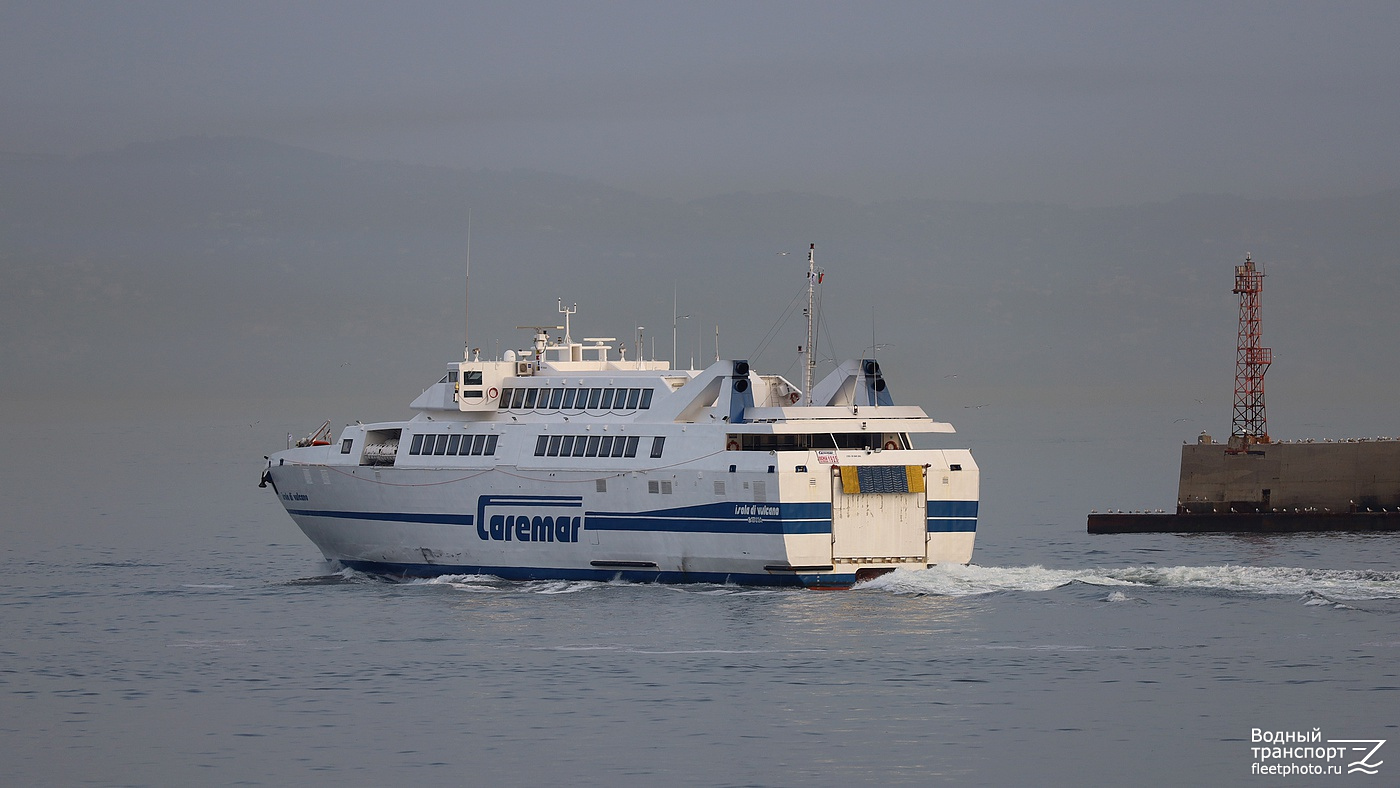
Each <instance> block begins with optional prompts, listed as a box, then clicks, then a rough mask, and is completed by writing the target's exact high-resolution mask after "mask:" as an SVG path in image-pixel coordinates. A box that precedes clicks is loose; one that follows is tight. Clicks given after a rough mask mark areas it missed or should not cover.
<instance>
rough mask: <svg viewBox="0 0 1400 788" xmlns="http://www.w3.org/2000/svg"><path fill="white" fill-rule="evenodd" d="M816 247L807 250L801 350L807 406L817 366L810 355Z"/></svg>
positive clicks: (815, 278)
mask: <svg viewBox="0 0 1400 788" xmlns="http://www.w3.org/2000/svg"><path fill="white" fill-rule="evenodd" d="M816 258H817V245H816V244H812V245H811V247H810V248H808V249H807V344H806V346H805V347H804V348H803V353H804V355H805V357H804V359H803V364H802V367H803V370H802V392H803V394H802V398H803V400H805V401H806V403H807V404H808V405H811V404H812V373H813V371H815V369H816V366H817V357H816V356H815V355H814V354H813V353H812V307H813V294H814V293H815V291H816V287H817V260H816Z"/></svg>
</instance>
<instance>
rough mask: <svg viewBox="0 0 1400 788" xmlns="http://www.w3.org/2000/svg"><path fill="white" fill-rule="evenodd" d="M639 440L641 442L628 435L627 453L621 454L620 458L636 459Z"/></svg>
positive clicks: (635, 437) (634, 436)
mask: <svg viewBox="0 0 1400 788" xmlns="http://www.w3.org/2000/svg"><path fill="white" fill-rule="evenodd" d="M640 440H641V438H638V437H637V436H636V435H629V436H627V451H625V452H623V454H622V456H624V457H636V456H637V443H638V441H640Z"/></svg>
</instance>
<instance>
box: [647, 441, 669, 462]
mask: <svg viewBox="0 0 1400 788" xmlns="http://www.w3.org/2000/svg"><path fill="white" fill-rule="evenodd" d="M665 445H666V439H665V438H663V437H660V436H657V437H655V438H652V439H651V458H652V459H653V460H654V459H656V458H657V457H660V456H661V447H663V446H665Z"/></svg>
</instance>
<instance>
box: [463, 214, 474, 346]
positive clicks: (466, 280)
mask: <svg viewBox="0 0 1400 788" xmlns="http://www.w3.org/2000/svg"><path fill="white" fill-rule="evenodd" d="M471 278H472V209H470V208H468V209H467V273H466V276H463V277H462V360H463V361H471V360H472V345H471V341H470V340H469V339H468V338H467V294H468V293H470V292H471Z"/></svg>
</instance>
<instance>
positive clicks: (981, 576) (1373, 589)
mask: <svg viewBox="0 0 1400 788" xmlns="http://www.w3.org/2000/svg"><path fill="white" fill-rule="evenodd" d="M1070 583H1087V584H1090V585H1097V586H1125V587H1142V588H1169V589H1170V588H1180V589H1191V590H1199V591H1224V592H1233V593H1241V594H1259V595H1293V594H1309V593H1311V594H1318V595H1325V597H1323V598H1326V599H1328V600H1329V602H1327V603H1323V604H1330V603H1331V600H1334V599H1400V572H1375V571H1367V570H1354V569H1299V568H1293V567H1258V566H1235V565H1228V564H1227V565H1224V566H1175V567H1149V566H1140V567H1116V568H1114V567H1103V568H1095V569H1046V568H1044V567H1041V566H1024V567H995V566H976V565H971V566H936V567H933V568H932V569H926V570H921V571H903V570H901V571H898V572H893V573H890V574H888V575H883V576H881V577H879V578H876V579H875V580H872V581H870V582H868V583H863V584H861V585H860V586H859V587H860V588H862V589H871V590H882V591H891V592H894V593H906V594H912V593H917V594H934V595H939V596H970V595H976V594H992V593H997V592H1004V591H1049V590H1052V589H1055V588H1060V587H1061V586H1065V585H1068V584H1070ZM1127 598H1128V597H1126V595H1125V596H1124V599H1127ZM1107 601H1110V602H1114V601H1123V600H1120V599H1115V598H1114V597H1113V596H1111V595H1110V597H1109V598H1108V600H1107Z"/></svg>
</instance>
